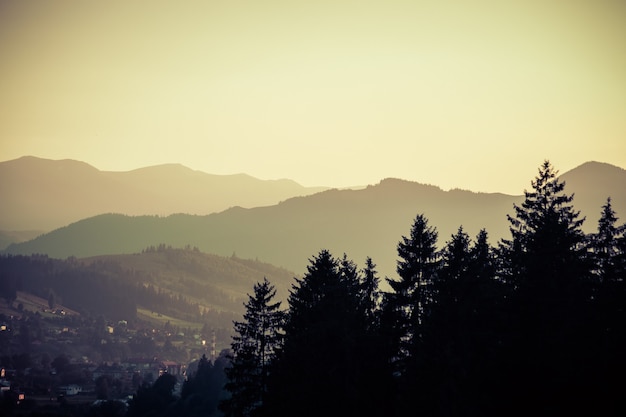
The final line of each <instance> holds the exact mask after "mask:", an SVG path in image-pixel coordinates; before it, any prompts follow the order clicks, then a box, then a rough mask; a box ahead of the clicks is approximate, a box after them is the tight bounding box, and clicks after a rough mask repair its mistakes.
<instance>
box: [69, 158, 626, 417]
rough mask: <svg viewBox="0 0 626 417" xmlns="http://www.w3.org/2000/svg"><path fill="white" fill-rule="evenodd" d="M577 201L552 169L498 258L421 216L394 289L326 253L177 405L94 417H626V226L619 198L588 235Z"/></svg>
mask: <svg viewBox="0 0 626 417" xmlns="http://www.w3.org/2000/svg"><path fill="white" fill-rule="evenodd" d="M565 185H566V184H565V183H564V182H562V181H560V180H559V179H558V177H557V172H556V170H555V169H554V167H553V166H552V164H551V163H550V162H549V161H545V162H544V163H543V164H542V165H541V166H540V167H539V169H538V174H537V176H536V177H535V178H534V179H533V180H532V181H531V189H530V190H529V191H526V192H525V198H524V201H523V202H522V203H521V204H519V205H514V207H513V209H514V210H513V212H512V213H511V214H510V215H508V216H507V219H508V222H509V225H510V236H509V237H508V238H506V239H502V240H500V241H498V242H495V243H491V242H490V241H489V235H488V231H487V230H485V229H483V230H481V231H480V232H479V233H478V234H477V235H476V236H469V235H468V234H467V233H466V232H465V231H464V229H463V227H462V225H461V226H459V228H458V231H457V232H456V233H455V234H453V235H451V236H448V237H446V238H444V239H441V240H442V241H443V242H441V241H440V236H439V235H438V231H437V227H436V225H432V224H430V222H429V218H428V216H427V215H426V214H425V213H418V214H416V216H415V218H414V220H413V222H412V224H410V225H408V226H409V227H408V228H407V229H408V233H407V234H406V235H404V236H401V237H400V239H399V241H398V244H397V247H396V250H397V255H398V262H397V277H395V278H388V277H385V278H384V280H383V279H381V277H380V276H379V274H378V272H377V270H376V264H375V260H373V259H371V258H369V257H368V258H367V259H365V262H364V265H363V266H362V267H359V266H358V265H357V263H356V262H354V261H353V260H352V259H350V258H349V257H348V255H347V254H345V253H344V254H341V255H336V254H333V253H331V252H330V251H328V250H326V249H322V250H320V251H319V252H318V253H316V254H314V255H312V257H311V258H310V259H309V264H308V266H307V269H306V271H305V272H304V273H303V275H302V277H301V278H296V279H295V280H294V283H293V284H292V287H291V289H290V291H289V296H288V298H287V302H286V305H283V303H282V302H281V301H277V299H276V288H275V286H274V285H273V284H272V282H271V281H270V280H268V279H267V278H264V279H260V280H259V282H257V283H256V284H255V285H254V286H253V288H251V291H250V293H249V294H248V299H247V301H246V302H245V305H244V307H245V313H244V315H243V317H242V319H241V320H237V321H235V322H234V328H233V330H234V336H233V338H232V343H231V349H230V350H229V351H228V352H226V353H225V354H224V355H220V357H219V358H217V359H216V360H215V361H213V362H212V361H209V360H208V359H207V358H206V357H205V356H203V357H202V358H200V361H199V362H198V365H197V367H196V368H195V369H194V370H190V371H189V372H188V373H187V376H186V378H185V380H184V381H183V383H182V389H181V390H180V391H179V392H178V391H176V390H175V386H176V382H177V380H176V377H174V376H172V375H168V374H164V375H162V376H161V377H159V378H158V379H156V381H154V382H153V383H144V384H143V385H141V386H140V387H139V388H138V390H137V392H136V394H135V395H134V397H133V399H132V400H130V401H129V402H128V405H127V407H123V408H116V407H114V406H113V405H111V404H109V405H106V403H100V404H99V405H98V406H97V407H95V406H94V407H92V408H91V409H90V410H89V411H88V412H87V415H94V416H95V415H118V416H128V417H134V416H225V417H231V416H232V417H235V416H261V417H263V416H268V417H269V416H274V417H282V416H304V417H307V416H311V417H313V416H325V417H326V416H398V417H400V416H412V415H423V416H503V415H504V416H529V415H532V416H556V415H558V416H561V415H601V416H618V415H619V416H623V415H626V401H625V399H624V398H625V397H624V395H623V393H624V392H625V389H626V382H625V381H624V377H623V376H624V375H625V373H626V358H625V356H624V351H625V349H626V312H625V308H626V280H625V278H626V225H624V224H620V223H618V220H619V218H618V217H617V213H615V211H614V210H613V208H612V206H611V199H610V196H607V200H606V203H605V204H604V205H603V206H602V207H599V208H598V209H599V211H601V217H600V220H599V221H598V224H597V230H596V232H595V233H587V234H586V233H584V232H583V231H582V229H581V226H582V224H583V222H584V221H585V219H584V218H581V217H580V213H579V212H578V211H576V210H575V207H574V196H573V195H570V194H568V193H567V190H566V187H565ZM373 238H375V237H373ZM107 407H108V408H107ZM62 412H63V411H60V413H62ZM68 413H69V411H68ZM66 415H76V414H66Z"/></svg>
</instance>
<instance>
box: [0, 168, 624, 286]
mask: <svg viewBox="0 0 626 417" xmlns="http://www.w3.org/2000/svg"><path fill="white" fill-rule="evenodd" d="M562 177H563V178H564V179H565V180H566V183H567V185H568V190H570V191H571V192H572V193H573V194H574V195H575V200H574V204H575V205H576V207H577V208H578V209H579V210H581V212H582V216H586V218H587V221H586V222H585V223H584V224H583V226H582V227H583V230H584V231H585V232H587V233H589V232H592V231H593V228H594V224H595V222H596V221H597V219H598V218H599V216H600V212H601V207H602V205H603V204H604V202H605V201H606V198H607V197H609V196H610V197H611V198H612V201H613V206H614V207H615V209H616V210H617V212H618V213H621V212H626V171H624V170H623V169H621V168H617V167H614V166H611V165H608V164H599V163H589V164H585V165H583V166H581V167H579V168H577V169H575V170H572V171H570V172H568V173H565V174H563V176H562ZM570 183H571V184H570ZM522 201H523V197H521V196H509V195H504V194H485V193H474V192H471V191H464V190H450V191H444V190H442V189H440V188H439V187H436V186H431V185H424V184H419V183H415V182H409V181H404V180H399V179H391V178H390V179H385V180H383V181H381V182H380V183H379V184H376V185H372V186H369V187H367V188H365V189H361V190H328V191H325V192H321V193H317V194H314V195H310V196H306V197H297V198H292V199H288V200H286V201H284V202H282V203H280V204H277V205H274V206H267V207H257V208H252V209H244V208H241V207H238V208H232V209H230V210H226V211H224V212H221V213H214V214H211V215H208V216H192V215H185V214H178V215H172V216H168V217H156V216H136V217H130V216H123V215H118V214H106V215H101V216H96V217H93V218H89V219H84V220H81V221H79V222H76V223H73V224H71V225H68V226H66V227H63V228H60V229H57V230H55V231H53V232H51V233H48V234H46V235H43V236H41V237H39V238H37V239H34V240H31V241H28V242H24V243H21V244H16V245H12V246H10V247H9V248H7V250H6V251H5V252H6V253H14V254H31V253H46V254H48V255H49V256H52V257H57V258H65V257H67V256H76V257H87V256H95V255H102V254H119V253H133V252H139V251H141V250H142V249H143V248H145V247H147V246H149V245H154V244H157V243H161V242H162V243H165V244H167V245H172V246H174V247H183V246H185V245H187V244H191V245H192V246H197V247H198V248H200V250H202V251H203V252H207V253H214V254H218V255H222V256H230V255H231V254H232V253H233V252H235V253H237V255H238V256H240V257H242V258H252V259H257V258H258V259H260V260H262V261H264V262H268V263H271V264H273V265H277V266H282V267H285V268H287V269H289V270H292V271H301V270H303V269H304V268H305V266H306V260H307V259H308V257H309V256H310V255H311V253H315V252H316V251H318V250H319V249H321V248H328V249H329V250H331V251H333V252H334V253H343V252H347V254H348V255H349V256H350V257H352V258H353V259H355V260H360V261H361V262H362V261H364V260H365V258H366V257H367V256H371V257H372V258H373V259H374V260H375V261H376V263H377V264H378V266H379V270H380V272H381V274H382V275H383V276H385V275H387V276H393V275H394V274H395V263H396V259H397V254H396V253H395V252H394V250H393V248H394V246H395V243H396V241H397V238H398V236H400V235H401V234H402V233H403V231H404V229H405V227H406V224H407V223H409V222H410V221H411V219H412V218H413V216H414V215H415V213H416V212H422V213H424V214H425V215H427V216H428V217H429V219H431V221H432V222H433V223H435V224H437V225H438V229H439V233H440V235H441V236H442V237H444V236H445V237H448V236H451V235H452V234H454V233H455V232H456V230H457V228H458V227H459V226H463V228H464V229H465V230H466V231H467V232H468V233H470V234H471V235H475V234H476V233H478V231H479V230H480V229H482V228H485V229H486V230H487V231H488V232H489V234H490V236H491V237H492V239H494V240H498V239H500V238H504V237H506V236H507V235H508V233H509V224H508V223H507V220H506V216H507V214H508V213H510V212H511V210H512V208H513V204H520V203H521V202H522Z"/></svg>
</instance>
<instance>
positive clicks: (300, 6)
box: [0, 0, 626, 194]
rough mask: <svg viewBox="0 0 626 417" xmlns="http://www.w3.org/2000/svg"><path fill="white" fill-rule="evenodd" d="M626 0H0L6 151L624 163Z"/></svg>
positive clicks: (262, 174) (350, 163) (253, 162)
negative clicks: (470, 0) (305, 0)
mask: <svg viewBox="0 0 626 417" xmlns="http://www.w3.org/2000/svg"><path fill="white" fill-rule="evenodd" d="M624 22H626V2H624V1H621V0H594V1H575V0H561V1H559V0H555V1H545V0H526V1H506V0H483V1H472V2H468V1H442V0H440V1H419V0H413V1H395V0H387V1H364V0H361V1H342V0H334V1H319V0H318V1H314V2H313V1H307V2H303V1H295V0H292V1H278V0H272V1H259V0H255V1H252V0H240V1H234V0H228V1H209V0H202V1H173V0H172V1H158V0H145V1H137V0H136V1H65V0H55V1H34V0H33V1H20V0H14V1H7V0H0V160H10V159H14V158H18V157H20V156H23V155H35V156H40V157H44V158H51V159H65V158H71V159H78V160H82V161H85V162H87V163H90V164H92V165H94V166H95V167H97V168H99V169H102V170H114V171H119V170H130V169H134V168H139V167H143V166H148V165H154V164H160V163H170V162H176V163H182V164H184V165H186V166H189V167H190V168H193V169H198V170H202V171H205V172H209V173H214V174H230V173H239V172H245V173H248V174H250V175H253V176H255V177H258V178H263V179H272V178H291V179H294V180H296V181H298V182H299V183H301V184H303V185H328V186H338V187H340V186H348V185H360V184H370V183H376V182H378V181H379V180H381V179H383V178H386V177H399V178H404V179H408V180H414V181H419V182H426V183H431V184H436V185H439V186H441V187H443V188H444V189H447V188H451V187H460V188H466V189H471V190H475V191H502V192H507V193H511V194H521V193H522V192H523V190H524V188H528V187H529V183H530V180H531V179H532V178H533V177H534V175H535V174H536V172H537V168H538V167H539V165H540V164H541V162H542V161H543V160H544V159H550V160H551V161H552V162H553V163H554V165H555V166H556V168H557V169H559V170H560V171H561V172H565V171H566V170H568V169H571V168H574V167H575V166H577V165H580V164H581V163H583V162H585V161H588V160H596V161H602V162H608V163H611V164H615V165H618V166H621V167H623V168H626V24H624Z"/></svg>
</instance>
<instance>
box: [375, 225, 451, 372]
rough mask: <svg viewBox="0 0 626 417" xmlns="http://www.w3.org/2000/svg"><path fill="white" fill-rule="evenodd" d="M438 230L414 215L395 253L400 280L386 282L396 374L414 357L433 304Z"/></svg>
mask: <svg viewBox="0 0 626 417" xmlns="http://www.w3.org/2000/svg"><path fill="white" fill-rule="evenodd" d="M437 237H438V233H437V229H436V228H434V227H431V226H429V224H428V219H427V218H426V216H424V215H423V214H419V215H417V216H416V218H415V220H414V222H413V225H412V226H411V230H410V234H409V236H408V237H407V236H402V240H401V241H400V242H399V243H398V246H397V250H398V256H399V257H400V260H399V261H398V265H397V272H398V276H399V277H400V280H398V281H396V280H393V279H387V282H388V283H389V285H390V286H391V288H392V290H393V291H392V292H390V293H388V294H386V296H385V303H386V306H385V310H386V317H387V320H389V323H388V325H389V326H391V327H393V328H394V331H395V335H394V339H395V340H396V341H397V352H396V353H395V359H394V361H395V363H396V365H397V366H396V367H397V369H396V372H398V373H399V374H402V373H404V372H406V371H407V366H408V365H407V361H409V360H410V358H411V357H412V356H415V355H416V354H417V352H416V349H417V347H418V346H419V343H420V341H421V339H422V326H421V325H422V324H423V322H424V319H425V317H426V316H427V315H428V314H429V308H430V306H431V304H432V297H433V282H434V280H435V278H436V274H437V270H438V268H439V264H440V261H439V253H438V252H437V246H436V245H437Z"/></svg>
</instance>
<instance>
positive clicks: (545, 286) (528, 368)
mask: <svg viewBox="0 0 626 417" xmlns="http://www.w3.org/2000/svg"><path fill="white" fill-rule="evenodd" d="M557 174H558V172H557V171H555V169H554V168H553V166H552V165H551V164H550V162H549V161H544V163H543V164H542V165H541V167H540V168H539V173H538V176H537V177H536V178H535V179H534V180H533V181H532V182H531V184H532V190H531V191H525V193H524V194H525V199H524V201H523V203H522V204H521V205H520V206H518V205H514V209H515V215H514V216H510V215H509V216H507V218H508V220H509V222H510V224H511V226H510V231H511V239H510V240H503V241H502V242H501V245H500V256H501V257H502V262H501V265H503V266H504V269H503V270H502V271H501V277H502V279H503V280H504V281H505V282H506V283H507V284H508V285H510V288H511V290H512V294H511V295H510V297H509V298H508V310H507V311H508V313H507V314H506V315H507V317H508V319H509V323H508V324H509V328H510V333H509V334H508V336H507V342H506V346H507V349H508V355H509V358H508V359H509V360H510V361H511V362H510V363H509V364H508V365H509V367H510V369H509V371H510V374H509V381H510V383H511V389H510V390H509V393H510V395H511V397H510V398H508V399H505V400H504V403H506V402H508V403H513V402H523V404H524V407H526V408H524V410H523V411H524V412H533V413H538V414H541V413H547V412H551V413H552V414H555V413H558V412H565V410H569V411H571V410H572V409H570V408H568V407H571V404H570V403H569V402H568V401H570V400H571V398H572V393H573V392H576V390H580V386H581V385H580V384H581V379H580V376H579V375H576V372H577V369H578V367H579V366H580V361H581V360H583V358H585V357H586V355H587V352H585V349H584V346H585V344H586V343H588V341H587V340H585V339H584V330H583V329H584V328H585V326H586V323H587V322H588V319H589V317H588V306H587V304H586V303H587V302H588V299H589V295H588V294H586V293H585V289H586V287H585V286H586V283H587V282H588V279H589V274H590V272H589V263H588V261H587V256H586V245H585V240H586V238H585V235H584V233H583V232H582V230H581V226H582V224H583V222H584V218H579V216H580V213H579V212H578V211H575V210H574V208H573V206H572V201H573V198H574V196H573V195H568V194H565V192H564V189H565V183H564V182H563V181H561V180H559V178H558V177H557ZM579 394H580V395H581V396H582V395H583V393H582V392H580V393H579ZM528 399H532V401H529V400H528Z"/></svg>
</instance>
